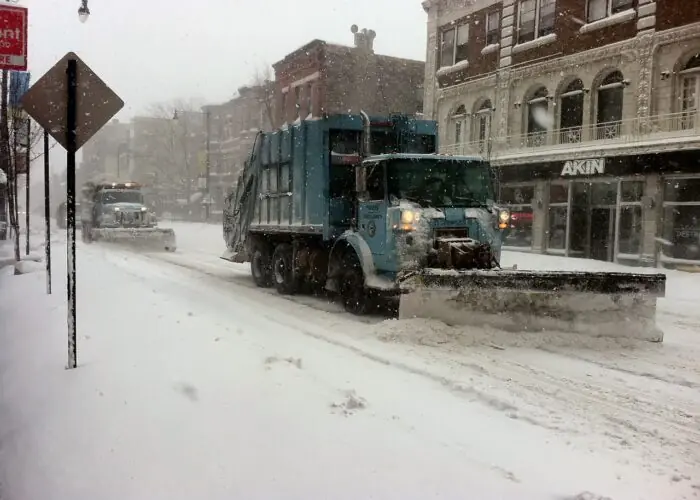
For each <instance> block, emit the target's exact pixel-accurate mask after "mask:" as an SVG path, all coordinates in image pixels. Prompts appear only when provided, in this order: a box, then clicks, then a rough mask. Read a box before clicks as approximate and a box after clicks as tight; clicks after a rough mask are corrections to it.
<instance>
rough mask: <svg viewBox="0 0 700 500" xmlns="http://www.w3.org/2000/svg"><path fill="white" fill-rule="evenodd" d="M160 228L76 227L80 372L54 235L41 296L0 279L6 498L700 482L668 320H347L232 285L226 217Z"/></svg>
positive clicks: (446, 491)
mask: <svg viewBox="0 0 700 500" xmlns="http://www.w3.org/2000/svg"><path fill="white" fill-rule="evenodd" d="M178 226H185V225H184V224H180V225H178ZM202 226H203V225H202ZM197 227H199V226H197ZM215 229H216V228H215ZM176 230H177V231H178V240H179V243H180V245H179V246H180V248H181V250H180V251H179V252H178V253H177V254H174V255H170V254H161V255H159V256H154V255H136V254H134V253H131V252H129V251H126V250H122V249H118V248H115V247H109V246H106V245H100V244H96V245H91V246H83V245H80V244H79V260H78V272H79V281H78V284H79V288H78V300H79V311H78V315H79V316H78V328H79V339H78V340H79V364H80V367H79V368H78V369H77V370H73V371H66V370H64V369H63V367H64V365H65V361H66V357H67V354H66V351H67V347H66V333H65V331H66V327H65V324H66V309H65V304H64V302H65V297H64V295H63V293H62V292H63V290H65V286H64V285H65V282H64V281H63V280H64V274H65V267H64V266H65V253H63V252H65V248H64V247H63V246H61V245H59V244H56V245H54V246H55V250H56V253H55V255H54V262H55V263H56V264H55V266H56V271H55V274H54V279H55V285H54V290H55V291H56V294H55V295H53V296H49V297H47V296H46V295H44V276H43V273H36V274H28V275H22V276H12V275H10V274H8V273H5V274H4V275H3V276H1V277H0V346H1V348H0V485H2V486H0V498H2V500H24V499H33V498H41V499H42V500H52V499H57V500H58V499H61V500H62V499H65V498H76V499H86V500H87V499H93V498H100V499H112V498H114V499H117V498H118V499H124V498H169V499H170V498H172V499H178V498H192V497H196V498H249V499H256V498H260V499H263V498H264V499H268V498H338V499H345V498H347V499H357V498H370V497H371V498H382V499H388V498H397V499H398V498H401V499H408V498H410V499H423V498H435V497H440V498H466V497H469V498H479V499H492V498H518V499H528V498H533V499H535V498H536V499H545V498H551V499H555V498H558V499H562V498H573V497H574V496H575V495H577V494H579V493H581V492H582V491H585V490H590V491H594V492H596V493H598V494H604V495H607V496H609V497H611V498H613V499H615V500H621V499H622V500H624V499H649V500H658V499H664V500H665V499H676V498H679V499H680V498H693V494H694V493H697V491H698V489H697V488H698V485H699V484H700V478H699V477H697V470H700V469H699V468H698V466H699V465H700V454H699V453H697V452H698V451H700V449H699V448H698V443H699V442H700V435H699V434H700V433H699V432H698V423H699V422H700V421H699V418H700V416H699V415H698V413H697V409H698V408H700V395H699V393H700V391H699V390H698V389H699V388H700V374H699V370H698V367H697V359H698V357H697V354H698V352H699V350H698V345H697V343H696V344H693V338H694V335H693V336H691V335H689V332H688V331H687V329H686V330H684V329H683V328H684V327H683V325H680V324H678V325H675V326H673V325H672V327H673V328H675V330H673V331H672V332H671V333H667V335H668V338H669V342H667V344H666V345H663V346H636V345H633V346H624V345H618V344H605V343H604V342H601V341H591V343H590V344H588V345H580V344H579V345H570V344H568V343H567V342H570V340H571V339H568V340H567V338H564V337H563V338H559V339H555V340H554V341H551V340H548V339H537V338H529V339H528V338H522V337H521V338H519V339H518V340H513V339H511V338H509V337H507V336H504V335H503V334H501V333H499V332H484V331H472V330H468V329H460V330H455V329H450V328H448V327H446V326H445V325H440V324H437V323H435V322H419V321H413V322H399V321H382V320H381V318H374V320H373V321H372V322H371V323H370V324H363V323H359V322H357V321H355V320H354V319H353V318H350V317H347V316H346V315H345V314H343V313H340V312H339V311H337V310H334V309H333V308H332V307H331V306H330V305H324V306H323V307H321V308H320V309H325V310H319V307H316V306H317V305H318V303H320V302H321V301H318V300H317V301H316V303H313V300H314V299H308V300H309V301H310V302H309V305H304V304H303V303H299V302H294V301H290V300H287V299H285V298H282V297H278V296H276V295H274V294H269V293H267V292H265V291H261V290H258V289H255V288H253V287H251V286H248V284H249V281H250V278H249V277H248V276H246V273H245V267H239V266H230V265H229V264H228V263H226V262H224V261H220V260H218V251H219V249H220V248H221V244H222V241H221V239H220V238H221V236H220V231H216V232H214V231H212V230H211V229H208V230H207V231H205V230H204V229H201V230H199V229H195V228H194V227H191V228H189V230H188V229H187V228H186V227H184V228H183V227H178V228H177V229H176ZM214 234H216V235H217V236H218V238H219V246H213V245H212V246H213V248H211V247H209V246H207V247H206V248H202V249H201V251H198V250H197V249H196V248H194V245H195V244H196V243H195V242H198V244H201V245H202V246H204V245H210V243H209V241H211V244H213V243H214ZM206 235H209V236H206ZM207 238H209V239H207ZM188 241H189V242H190V243H188ZM188 245H189V246H190V247H189V248H188ZM198 252H199V253H198ZM161 257H162V259H161ZM178 258H179V259H180V262H175V261H173V262H175V263H176V264H178V265H177V266H176V265H173V263H172V262H170V261H168V260H167V259H178ZM163 259H165V260H163ZM197 262H199V263H200V264H201V265H200V267H199V268H197V267H196V265H195V264H197ZM218 266H220V267H218ZM689 328H690V333H693V334H694V333H695V331H694V330H693V328H695V327H689ZM494 339H496V343H499V345H500V347H501V349H493V348H492V347H489V344H493V343H494ZM538 342H539V343H538ZM694 474H695V475H694Z"/></svg>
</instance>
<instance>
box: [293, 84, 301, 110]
mask: <svg viewBox="0 0 700 500" xmlns="http://www.w3.org/2000/svg"><path fill="white" fill-rule="evenodd" d="M294 110H295V111H294V117H295V118H299V113H300V112H301V86H300V85H297V86H296V87H294Z"/></svg>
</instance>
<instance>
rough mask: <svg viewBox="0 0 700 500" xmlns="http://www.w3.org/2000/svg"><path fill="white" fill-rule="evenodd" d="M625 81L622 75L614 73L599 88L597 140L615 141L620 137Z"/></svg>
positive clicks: (617, 72)
mask: <svg viewBox="0 0 700 500" xmlns="http://www.w3.org/2000/svg"><path fill="white" fill-rule="evenodd" d="M624 81H625V79H624V77H623V76H622V73H620V72H619V71H613V72H612V73H610V74H609V75H608V76H606V77H605V79H604V80H603V81H602V83H601V84H600V86H599V87H598V114H597V120H596V123H597V127H596V139H614V138H615V137H618V136H619V135H620V131H621V125H622V124H621V121H622V100H623V92H624V87H625V83H624Z"/></svg>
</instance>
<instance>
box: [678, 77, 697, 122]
mask: <svg viewBox="0 0 700 500" xmlns="http://www.w3.org/2000/svg"><path fill="white" fill-rule="evenodd" d="M686 78H695V109H689V108H688V109H683V104H684V101H683V87H684V83H685V80H686ZM678 83H679V84H680V85H679V87H678V95H679V97H680V99H679V101H680V107H681V109H680V112H681V113H692V112H695V113H696V114H697V113H700V68H691V69H689V70H685V71H683V72H681V78H680V81H679V82H678Z"/></svg>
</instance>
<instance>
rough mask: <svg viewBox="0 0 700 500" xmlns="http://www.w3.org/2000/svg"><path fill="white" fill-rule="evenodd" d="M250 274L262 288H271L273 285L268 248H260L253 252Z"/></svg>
mask: <svg viewBox="0 0 700 500" xmlns="http://www.w3.org/2000/svg"><path fill="white" fill-rule="evenodd" d="M250 274H252V275H253V281H254V282H255V284H256V285H257V286H259V287H260V288H269V287H270V285H272V272H271V270H270V252H269V251H268V250H267V248H265V247H262V246H259V247H257V248H255V250H254V251H253V256H252V257H251V258H250Z"/></svg>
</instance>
